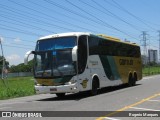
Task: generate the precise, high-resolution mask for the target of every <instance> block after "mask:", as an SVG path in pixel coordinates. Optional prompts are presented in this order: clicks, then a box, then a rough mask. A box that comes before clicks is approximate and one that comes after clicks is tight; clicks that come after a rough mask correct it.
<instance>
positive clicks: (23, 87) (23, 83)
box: [0, 77, 35, 100]
mask: <svg viewBox="0 0 160 120" xmlns="http://www.w3.org/2000/svg"><path fill="white" fill-rule="evenodd" d="M4 81H5V84H4V82H3V81H2V79H0V100H2V99H9V98H15V97H22V96H29V95H33V94H35V92H34V80H33V77H14V78H7V79H5V80H4Z"/></svg>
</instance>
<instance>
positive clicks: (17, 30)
mask: <svg viewBox="0 0 160 120" xmlns="http://www.w3.org/2000/svg"><path fill="white" fill-rule="evenodd" d="M0 25H1V26H5V27H7V28H4V27H0V29H3V30H7V31H12V32H18V33H23V34H26V35H31V36H38V37H40V36H42V35H39V34H35V33H32V32H28V31H24V30H21V29H18V28H13V27H12V29H11V27H10V26H6V25H2V24H0Z"/></svg>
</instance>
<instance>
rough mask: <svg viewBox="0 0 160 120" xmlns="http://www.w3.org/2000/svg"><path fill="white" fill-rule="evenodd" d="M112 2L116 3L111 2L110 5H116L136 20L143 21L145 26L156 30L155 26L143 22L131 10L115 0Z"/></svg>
mask: <svg viewBox="0 0 160 120" xmlns="http://www.w3.org/2000/svg"><path fill="white" fill-rule="evenodd" d="M104 1H105V2H106V3H109V2H108V1H106V0H104ZM112 2H113V3H114V4H115V5H116V6H115V5H113V4H111V5H112V6H115V7H117V8H118V9H120V10H122V11H124V12H126V13H127V14H129V15H130V16H132V17H133V18H135V19H136V20H138V21H139V22H141V23H143V24H144V25H146V26H147V27H149V28H150V29H152V30H154V31H155V30H156V29H155V28H153V27H151V26H150V25H148V24H147V23H145V22H144V21H143V20H142V19H141V18H139V17H137V16H136V15H134V14H132V13H131V12H129V11H128V10H127V9H125V8H124V7H122V6H121V5H120V4H118V3H117V2H116V1H115V0H112Z"/></svg>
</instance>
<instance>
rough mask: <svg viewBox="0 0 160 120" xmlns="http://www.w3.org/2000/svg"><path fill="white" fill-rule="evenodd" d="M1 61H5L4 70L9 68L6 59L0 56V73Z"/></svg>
mask: <svg viewBox="0 0 160 120" xmlns="http://www.w3.org/2000/svg"><path fill="white" fill-rule="evenodd" d="M3 60H5V62H4V67H5V68H6V69H8V68H9V62H8V61H6V59H5V58H4V57H3V56H0V73H2V68H3Z"/></svg>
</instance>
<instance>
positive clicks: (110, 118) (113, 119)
mask: <svg viewBox="0 0 160 120" xmlns="http://www.w3.org/2000/svg"><path fill="white" fill-rule="evenodd" d="M104 119H107V120H120V119H115V118H112V117H105V118H104Z"/></svg>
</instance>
